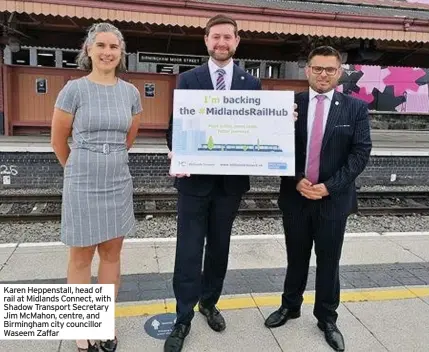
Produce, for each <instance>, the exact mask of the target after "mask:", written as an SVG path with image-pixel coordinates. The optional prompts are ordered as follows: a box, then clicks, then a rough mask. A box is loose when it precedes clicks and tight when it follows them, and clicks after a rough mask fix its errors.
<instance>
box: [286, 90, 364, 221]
mask: <svg viewBox="0 0 429 352" xmlns="http://www.w3.org/2000/svg"><path fill="white" fill-rule="evenodd" d="M308 100H309V93H308V92H303V93H298V94H297V95H296V96H295V102H296V104H297V105H298V109H297V111H298V121H297V122H296V128H295V170H296V177H295V178H293V177H282V181H281V186H280V197H279V206H280V208H281V209H282V210H283V212H286V213H289V214H290V215H294V214H297V215H298V214H299V213H300V211H301V209H302V206H303V205H304V204H305V202H307V201H310V200H307V198H305V197H303V196H301V195H300V193H299V192H298V191H297V190H296V185H297V183H298V182H299V181H300V180H301V179H302V178H303V177H305V161H306V154H307V138H308V137H307V135H308V133H307V111H308ZM371 148H372V142H371V136H370V126H369V119H368V108H367V105H366V104H365V103H364V102H363V101H361V100H358V99H356V98H353V97H351V96H348V95H344V94H342V93H339V92H335V93H334V96H333V99H332V102H331V106H330V109H329V114H328V120H327V123H326V128H325V133H324V135H323V142H322V151H321V154H320V170H319V183H324V184H325V186H326V188H327V189H328V192H329V196H327V197H324V198H323V199H322V200H319V201H311V202H320V203H321V209H322V216H324V217H328V218H336V217H343V216H347V215H348V214H350V213H351V212H354V211H356V209H357V200H356V187H355V179H356V178H357V176H358V175H359V174H360V173H361V172H362V171H363V170H364V168H365V166H366V164H367V163H368V160H369V156H370V153H371Z"/></svg>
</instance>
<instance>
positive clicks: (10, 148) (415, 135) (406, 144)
mask: <svg viewBox="0 0 429 352" xmlns="http://www.w3.org/2000/svg"><path fill="white" fill-rule="evenodd" d="M371 136H372V140H373V150H372V155H374V156H429V131H409V130H372V131H371ZM0 152H28V153H30V152H33V153H40V152H47V153H52V152H53V150H52V147H51V146H50V139H49V137H47V136H0ZM167 152H168V149H167V146H166V142H165V138H149V137H146V138H143V137H139V138H137V139H136V142H135V144H134V146H133V148H131V149H130V153H133V154H134V153H136V154H160V153H161V154H162V153H167Z"/></svg>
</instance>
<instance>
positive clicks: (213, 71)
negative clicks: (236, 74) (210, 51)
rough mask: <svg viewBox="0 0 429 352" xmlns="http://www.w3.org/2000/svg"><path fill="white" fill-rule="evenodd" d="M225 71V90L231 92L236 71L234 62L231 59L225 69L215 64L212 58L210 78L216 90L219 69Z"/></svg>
mask: <svg viewBox="0 0 429 352" xmlns="http://www.w3.org/2000/svg"><path fill="white" fill-rule="evenodd" d="M220 68H221V69H223V70H225V75H224V76H223V79H224V81H225V90H231V84H232V74H233V71H234V61H233V60H232V59H231V60H230V61H229V63H228V65H226V66H224V67H219V66H218V65H216V64H215V63H214V61H213V60H212V58H210V59H209V71H210V77H211V79H212V83H213V88H214V89H216V82H217V77H218V75H219V74H218V73H216V71H217V70H219V69H220Z"/></svg>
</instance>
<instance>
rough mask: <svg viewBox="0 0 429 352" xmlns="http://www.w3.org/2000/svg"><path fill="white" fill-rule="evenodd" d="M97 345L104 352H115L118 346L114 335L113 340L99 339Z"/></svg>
mask: <svg viewBox="0 0 429 352" xmlns="http://www.w3.org/2000/svg"><path fill="white" fill-rule="evenodd" d="M99 345H100V348H101V349H102V351H104V352H115V351H116V349H117V348H118V339H117V338H116V336H115V338H114V339H113V340H106V341H100V343H99Z"/></svg>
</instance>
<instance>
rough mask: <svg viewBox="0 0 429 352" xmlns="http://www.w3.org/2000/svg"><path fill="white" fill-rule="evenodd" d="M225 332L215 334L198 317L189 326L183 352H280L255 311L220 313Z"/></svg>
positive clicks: (204, 320)
mask: <svg viewBox="0 0 429 352" xmlns="http://www.w3.org/2000/svg"><path fill="white" fill-rule="evenodd" d="M222 315H223V316H224V318H225V321H226V324H227V328H226V330H225V331H223V332H221V333H217V332H214V331H213V330H211V329H210V328H209V326H208V325H207V322H206V319H205V318H204V317H203V316H202V315H201V314H199V313H197V314H196V315H195V318H194V320H193V322H192V329H191V332H190V334H189V336H188V338H187V339H186V342H185V345H184V348H183V350H184V351H186V352H213V351H220V350H221V351H222V352H249V351H270V352H281V351H282V350H281V349H280V347H279V346H278V343H277V341H276V340H275V338H274V337H273V335H272V334H271V332H270V331H269V330H268V329H265V328H263V322H264V320H263V318H262V316H261V314H260V312H259V310H258V309H256V308H253V309H241V310H228V311H223V312H222Z"/></svg>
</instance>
